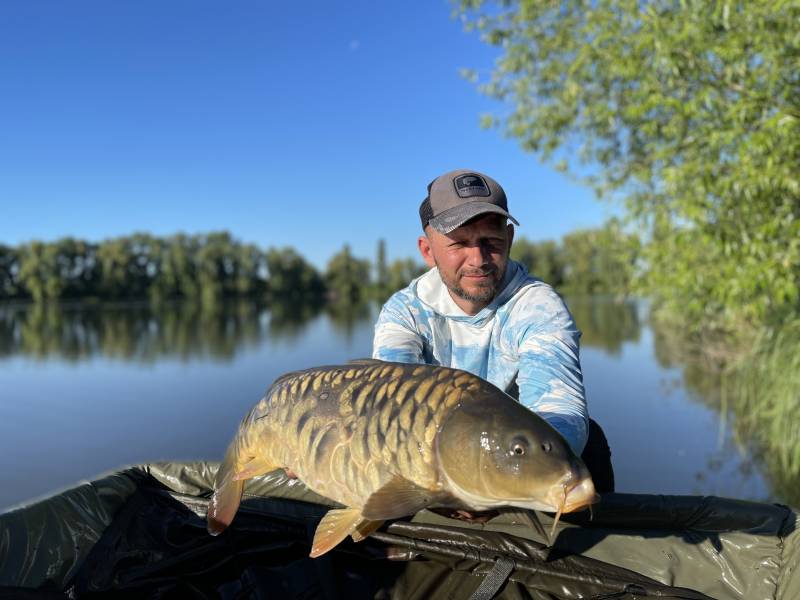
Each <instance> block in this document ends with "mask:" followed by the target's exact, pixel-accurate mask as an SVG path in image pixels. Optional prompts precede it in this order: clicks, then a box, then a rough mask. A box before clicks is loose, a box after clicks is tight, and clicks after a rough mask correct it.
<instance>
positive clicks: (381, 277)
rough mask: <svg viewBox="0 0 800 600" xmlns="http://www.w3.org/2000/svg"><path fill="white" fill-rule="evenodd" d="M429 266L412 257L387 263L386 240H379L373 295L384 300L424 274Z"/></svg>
mask: <svg viewBox="0 0 800 600" xmlns="http://www.w3.org/2000/svg"><path fill="white" fill-rule="evenodd" d="M426 270H427V268H426V267H425V266H424V265H422V264H420V263H419V262H418V261H416V260H414V259H412V258H399V259H396V260H394V261H392V263H391V264H387V263H386V242H385V241H384V240H383V239H380V240H378V253H377V257H376V261H375V282H374V284H373V286H372V295H373V297H374V298H375V299H377V300H379V301H381V302H383V301H385V300H386V299H387V298H389V296H391V295H392V294H393V293H395V292H396V291H397V290H400V289H402V288H404V287H405V286H407V285H408V284H409V283H410V282H411V280H412V279H416V278H417V277H419V276H420V275H422V274H423V273H424V272H425V271H426Z"/></svg>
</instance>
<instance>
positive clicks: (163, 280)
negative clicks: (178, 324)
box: [0, 232, 424, 303]
mask: <svg viewBox="0 0 800 600" xmlns="http://www.w3.org/2000/svg"><path fill="white" fill-rule="evenodd" d="M423 270H424V269H423V267H422V266H421V265H420V264H419V263H417V262H415V261H413V260H410V259H401V260H395V261H393V262H391V263H387V261H386V250H385V243H384V241H383V240H381V241H380V242H379V244H378V252H377V257H376V265H375V274H374V276H373V273H372V271H373V268H372V264H371V263H370V261H368V260H364V259H359V258H356V257H354V256H353V255H352V254H351V253H350V249H349V247H348V246H347V245H345V246H344V247H343V248H342V250H341V251H340V252H339V253H337V254H336V255H335V256H333V257H332V258H331V260H330V261H329V263H328V265H327V268H326V269H325V271H324V272H322V273H321V272H320V271H318V270H317V269H316V268H315V267H314V266H313V265H312V264H310V263H309V262H308V261H307V260H306V259H305V258H304V257H303V256H302V255H300V254H299V253H298V252H297V251H296V250H294V249H293V248H289V247H286V248H269V249H267V250H262V249H260V248H259V247H258V246H256V245H254V244H244V243H242V242H239V241H237V240H235V239H234V238H233V237H231V235H230V234H229V233H227V232H217V233H209V234H203V235H183V234H178V235H173V236H170V237H156V236H152V235H149V234H145V233H137V234H134V235H130V236H124V237H118V238H113V239H108V240H104V241H102V242H99V243H91V242H87V241H83V240H77V239H74V238H63V239H61V240H58V241H55V242H38V241H37V242H31V243H28V244H24V245H21V246H19V247H16V248H14V247H9V246H4V245H0V298H1V299H13V298H18V299H32V300H34V301H36V302H41V301H44V300H63V299H77V298H97V299H132V298H149V299H151V300H155V301H159V300H171V299H191V300H199V301H201V302H203V303H209V302H215V301H218V300H221V299H224V298H235V297H257V298H263V299H265V300H278V301H295V300H296V301H305V302H314V301H323V300H326V299H333V300H337V301H346V302H354V301H359V300H363V299H366V298H368V297H370V296H371V295H374V296H375V297H384V296H386V295H388V294H389V293H391V291H392V290H394V289H399V288H400V287H402V286H403V285H405V283H407V282H408V281H410V280H411V279H413V278H414V277H416V276H417V275H419V274H420V273H422V272H423Z"/></svg>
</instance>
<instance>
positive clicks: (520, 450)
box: [510, 438, 528, 456]
mask: <svg viewBox="0 0 800 600" xmlns="http://www.w3.org/2000/svg"><path fill="white" fill-rule="evenodd" d="M527 452H528V444H527V443H526V442H525V440H523V439H519V438H517V439H516V440H512V442H511V452H510V454H513V455H514V456H524V455H525V454H526V453H527Z"/></svg>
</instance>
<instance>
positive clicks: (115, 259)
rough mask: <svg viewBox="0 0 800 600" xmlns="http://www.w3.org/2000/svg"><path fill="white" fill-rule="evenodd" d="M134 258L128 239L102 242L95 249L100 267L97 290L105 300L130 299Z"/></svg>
mask: <svg viewBox="0 0 800 600" xmlns="http://www.w3.org/2000/svg"><path fill="white" fill-rule="evenodd" d="M134 261H135V256H134V253H133V248H132V247H131V240H130V238H128V237H118V238H114V239H109V240H103V241H102V242H100V245H99V246H98V248H97V263H98V265H99V267H100V276H99V277H100V283H99V289H100V293H101V295H102V296H104V297H106V298H126V297H130V296H131V295H132V294H131V290H132V289H133V288H135V287H136V286H135V285H132V283H131V274H132V273H133V272H134V266H133V265H134Z"/></svg>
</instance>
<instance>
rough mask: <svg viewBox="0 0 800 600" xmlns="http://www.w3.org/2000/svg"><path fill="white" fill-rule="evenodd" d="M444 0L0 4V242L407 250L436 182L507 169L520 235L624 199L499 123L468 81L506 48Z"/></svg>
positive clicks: (564, 225)
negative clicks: (469, 26)
mask: <svg viewBox="0 0 800 600" xmlns="http://www.w3.org/2000/svg"><path fill="white" fill-rule="evenodd" d="M451 9H452V6H451V5H450V4H449V3H448V2H447V0H427V1H421V0H420V1H416V2H400V1H389V0H372V1H351V2H317V1H313V2H312V1H306V2H297V3H290V2H283V3H278V2H271V1H265V0H258V1H257V0H247V1H244V0H235V1H230V2H220V1H216V2H211V1H208V0H180V1H178V0H158V1H153V0H137V1H135V2H134V1H132V0H129V1H127V2H122V1H120V2H108V0H94V1H88V0H71V1H70V2H64V1H63V0H53V1H38V0H28V1H26V2H5V3H2V6H0V242H4V243H7V244H19V243H22V242H25V241H29V240H32V239H42V240H53V239H56V238H59V237H62V236H66V235H71V236H77V237H80V238H84V239H89V240H93V241H96V240H101V239H104V238H107V237H113V236H117V235H123V234H127V233H132V232H134V231H149V232H151V233H154V234H158V235H166V234H171V233H175V232H178V231H183V232H187V233H199V232H207V231H212V230H221V229H226V230H229V231H231V232H232V233H233V234H234V235H235V236H236V237H237V238H238V239H240V240H243V241H246V242H254V243H256V244H258V245H260V246H262V247H267V246H283V245H292V246H294V247H295V248H297V249H298V250H299V251H300V252H301V253H302V254H304V255H305V256H306V257H307V258H309V259H310V260H311V261H312V262H314V263H315V264H317V265H319V266H322V265H324V264H325V262H326V261H327V259H328V258H329V257H330V256H332V255H333V254H334V253H335V252H336V251H338V250H339V249H340V248H341V247H342V245H343V244H344V243H345V242H347V243H349V244H350V246H351V248H352V249H353V252H354V253H355V254H357V255H359V256H363V257H369V258H373V257H374V255H375V248H376V244H377V240H378V239H379V238H381V237H383V238H385V239H386V241H387V248H388V253H389V257H390V258H396V257H403V256H412V255H415V254H416V238H417V235H418V234H419V222H418V218H417V209H418V206H419V203H420V201H421V200H422V198H423V197H424V195H425V188H426V185H427V184H428V182H429V181H430V180H431V179H433V178H434V177H436V176H437V175H439V174H441V173H443V172H445V171H448V170H451V169H455V168H462V167H463V168H471V169H476V170H479V171H483V172H485V173H487V174H488V175H490V176H492V177H494V178H495V179H497V180H498V181H499V182H500V183H501V185H503V187H504V188H505V190H506V193H507V195H508V197H509V205H510V210H511V213H512V214H513V215H515V216H516V217H517V219H518V220H519V221H520V223H521V228H520V229H519V230H518V235H523V236H525V237H528V238H530V239H547V238H558V237H560V236H561V235H563V234H564V233H566V232H567V231H570V230H572V229H575V228H578V227H592V226H597V225H599V224H600V223H602V221H603V220H605V218H607V217H608V216H610V215H611V214H612V211H613V207H612V206H611V205H609V204H606V203H602V202H599V201H597V200H595V198H594V195H593V193H592V192H591V191H590V190H589V189H587V188H584V187H582V186H580V185H578V184H576V183H574V182H571V181H569V180H568V179H567V178H566V177H565V176H564V175H561V174H559V173H557V172H555V170H554V169H553V168H552V167H550V166H543V165H540V164H539V163H538V161H537V159H536V157H535V156H533V155H531V154H526V153H524V152H523V151H522V150H521V149H520V147H519V145H518V144H517V142H516V141H515V140H512V139H506V138H504V136H503V134H502V132H501V131H499V130H484V129H481V128H480V126H479V119H480V115H481V114H482V113H485V112H495V113H502V112H503V110H504V107H503V106H502V105H500V104H498V103H497V102H496V101H494V100H492V99H489V98H486V97H484V96H482V95H481V94H480V93H479V92H478V91H477V89H476V88H475V86H474V85H473V84H471V83H469V82H468V81H466V80H464V79H463V78H462V77H461V76H460V75H459V70H460V69H461V68H472V69H476V70H478V72H479V73H481V74H484V75H485V74H488V72H489V71H490V69H491V67H492V64H493V61H494V59H495V57H496V56H497V54H498V51H497V50H496V49H494V48H492V47H490V46H488V45H486V44H484V43H483V42H481V41H480V39H479V37H478V35H477V34H475V33H466V32H465V31H464V29H463V26H462V24H461V23H460V22H459V20H458V19H453V18H451Z"/></svg>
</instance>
